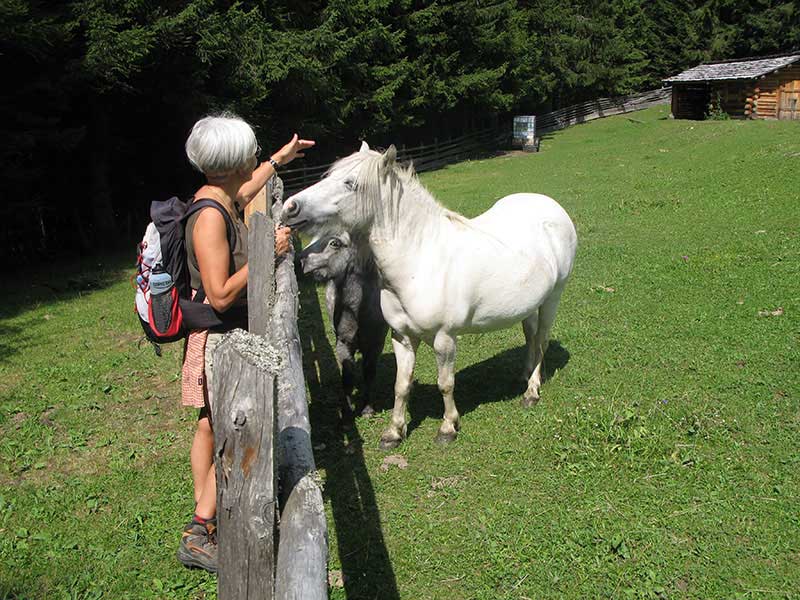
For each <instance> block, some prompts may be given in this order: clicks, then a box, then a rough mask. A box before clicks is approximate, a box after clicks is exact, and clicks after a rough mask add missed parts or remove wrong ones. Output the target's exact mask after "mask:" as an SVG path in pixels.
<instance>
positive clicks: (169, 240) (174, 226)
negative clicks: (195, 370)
mask: <svg viewBox="0 0 800 600" xmlns="http://www.w3.org/2000/svg"><path fill="white" fill-rule="evenodd" d="M209 206H210V207H213V208H216V209H217V210H218V211H219V212H220V213H221V214H222V216H223V218H224V219H225V228H226V230H227V234H228V247H229V248H230V252H231V256H230V269H231V274H233V272H234V271H235V269H236V267H235V266H234V261H233V246H234V240H235V238H234V235H235V229H234V226H233V222H232V221H231V217H230V215H229V214H228V211H227V210H225V207H223V206H222V205H221V204H220V203H219V202H217V201H216V200H212V199H209V198H203V199H200V200H197V201H192V200H191V199H190V200H189V201H187V202H183V201H182V200H179V199H178V198H176V197H174V196H173V197H172V198H170V199H169V200H164V201H154V202H152V203H151V204H150V218H151V219H152V222H151V223H150V224H149V225H148V226H147V229H146V230H145V232H144V237H143V238H142V241H141V242H140V243H139V245H138V246H137V258H136V282H135V285H136V303H135V312H136V313H137V315H138V317H139V322H140V324H141V326H142V329H143V330H144V333H145V336H146V337H147V339H148V340H150V341H151V342H152V343H153V345H154V346H155V349H156V354H160V348H159V347H158V344H161V343H167V342H174V341H177V340H180V339H182V338H184V337H186V335H188V333H189V331H191V330H192V329H213V328H218V327H220V326H222V325H223V320H222V317H221V315H220V314H219V313H217V312H216V311H215V310H214V309H213V308H212V307H211V306H210V305H209V304H204V303H203V301H204V300H205V298H206V294H205V291H204V290H203V287H202V285H201V286H200V289H198V290H197V292H196V293H195V295H194V298H193V297H192V287H191V282H190V276H189V268H188V264H187V258H186V238H185V234H186V221H187V220H188V219H189V217H191V216H192V215H193V214H195V213H197V212H198V211H200V210H202V209H204V208H206V207H209Z"/></svg>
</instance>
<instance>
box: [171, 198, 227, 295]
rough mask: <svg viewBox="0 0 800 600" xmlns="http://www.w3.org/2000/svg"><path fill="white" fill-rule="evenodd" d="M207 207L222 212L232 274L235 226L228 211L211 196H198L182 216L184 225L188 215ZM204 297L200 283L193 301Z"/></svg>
mask: <svg viewBox="0 0 800 600" xmlns="http://www.w3.org/2000/svg"><path fill="white" fill-rule="evenodd" d="M208 207H212V208H216V209H217V210H218V211H219V212H220V213H221V214H222V218H223V219H225V230H226V233H227V235H228V250H229V251H230V253H231V256H230V267H229V271H230V273H229V275H233V274H234V273H235V272H236V264H235V263H234V260H233V246H234V244H235V240H236V227H234V225H233V221H232V220H231V215H230V214H229V213H228V211H227V210H226V209H225V207H224V206H222V204H220V203H219V202H217V201H216V200H214V199H213V198H200V199H199V200H195V201H194V202H192V203H191V204H190V205H189V208H188V209H187V211H186V214H185V215H184V216H183V221H184V225H185V222H186V221H188V220H189V217H191V216H192V215H193V214H195V213H198V212H200V211H201V210H203V209H204V208H208ZM205 299H206V291H205V290H204V289H203V284H200V287H199V288H198V289H197V293H196V294H195V295H194V302H203V301H204V300H205Z"/></svg>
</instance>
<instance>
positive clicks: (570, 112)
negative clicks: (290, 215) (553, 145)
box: [281, 88, 672, 194]
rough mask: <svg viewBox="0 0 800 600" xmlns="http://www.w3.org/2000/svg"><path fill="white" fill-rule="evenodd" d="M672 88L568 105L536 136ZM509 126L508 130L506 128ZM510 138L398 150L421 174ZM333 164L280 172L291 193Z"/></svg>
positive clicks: (493, 135)
mask: <svg viewBox="0 0 800 600" xmlns="http://www.w3.org/2000/svg"><path fill="white" fill-rule="evenodd" d="M671 93H672V92H671V90H670V89H669V88H664V89H657V90H650V91H647V92H642V93H640V94H632V95H630V96H619V97H615V98H598V99H596V100H590V101H588V102H582V103H580V104H574V105H572V106H567V107H565V108H561V109H559V110H555V111H553V112H549V113H546V114H543V115H537V116H536V135H537V137H538V136H539V135H541V134H544V133H549V132H551V131H557V130H559V129H564V128H566V127H569V126H570V125H576V124H578V123H584V122H586V121H592V120H594V119H599V118H602V117H610V116H612V115H619V114H623V113H628V112H634V111H637V110H643V109H645V108H650V107H651V106H657V105H659V104H667V103H669V101H670V98H671ZM506 129H508V130H507V131H506ZM510 139H511V128H510V127H508V128H504V129H502V130H501V129H497V128H489V129H483V130H480V131H476V132H472V133H467V134H464V135H461V136H458V137H454V138H449V139H447V140H442V141H439V140H434V141H433V143H431V144H422V145H419V146H413V147H411V148H406V147H405V146H401V147H399V148H398V149H397V158H398V160H400V161H411V162H413V164H414V169H415V170H416V171H417V172H418V173H422V172H424V171H431V170H433V169H438V168H441V167H443V166H445V165H448V164H451V163H454V162H457V161H459V160H463V159H465V158H468V157H469V156H474V155H475V154H477V153H480V152H482V151H491V150H494V149H497V148H501V147H504V146H505V145H506V144H507V143H508V141H509V140H510ZM331 164H333V163H329V164H325V165H317V166H314V167H298V168H294V169H286V170H285V171H281V178H282V179H283V182H284V185H285V187H286V191H287V193H288V194H292V193H294V192H297V191H299V190H301V189H303V188H305V187H308V186H309V185H313V184H314V183H316V182H317V181H319V180H320V179H322V177H323V176H324V175H325V172H326V171H327V170H328V169H329V168H330V166H331Z"/></svg>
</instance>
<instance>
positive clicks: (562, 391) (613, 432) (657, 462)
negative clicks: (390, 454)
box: [0, 107, 800, 600]
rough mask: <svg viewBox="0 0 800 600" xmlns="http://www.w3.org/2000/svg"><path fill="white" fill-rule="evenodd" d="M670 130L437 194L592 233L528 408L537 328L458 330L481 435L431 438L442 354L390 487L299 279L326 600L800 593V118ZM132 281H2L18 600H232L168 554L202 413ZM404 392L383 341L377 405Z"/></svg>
mask: <svg viewBox="0 0 800 600" xmlns="http://www.w3.org/2000/svg"><path fill="white" fill-rule="evenodd" d="M666 114H667V109H666V107H663V108H657V109H651V110H648V111H644V112H640V113H636V120H635V121H632V120H629V119H628V118H626V117H625V116H619V117H613V118H609V119H604V120H599V121H594V122H591V123H589V124H586V125H582V126H579V127H574V128H572V129H569V130H566V131H563V132H559V133H557V134H554V135H553V136H550V137H548V138H547V139H545V140H544V141H543V143H542V152H540V153H538V154H530V155H521V154H515V155H509V156H504V157H498V158H493V159H487V160H479V161H470V162H465V163H461V164H458V165H454V166H452V167H449V168H446V169H444V170H441V171H438V172H434V173H429V174H425V175H424V176H423V181H424V183H425V184H426V185H427V186H428V187H429V188H430V189H431V191H433V192H434V194H435V195H436V196H437V197H438V198H439V199H440V200H441V201H442V202H443V203H445V204H446V205H447V206H449V207H451V208H453V209H455V210H458V211H460V212H462V213H464V214H466V215H469V216H473V215H476V214H478V213H480V212H482V211H483V210H485V209H486V208H487V207H488V206H490V205H491V203H492V202H493V201H494V200H496V199H497V198H500V197H502V196H503V195H505V194H508V193H511V192H516V191H535V192H542V193H546V194H548V195H550V196H552V197H554V198H556V199H557V200H558V201H559V202H561V203H562V204H563V205H564V207H565V208H566V209H567V210H568V212H569V213H570V214H571V215H572V216H573V218H574V220H575V222H576V224H577V227H578V234H579V240H580V241H579V244H580V245H579V250H578V256H577V259H576V267H575V272H574V275H573V279H572V281H571V282H570V284H569V286H568V287H567V291H566V292H565V295H564V299H563V301H562V304H561V308H560V311H559V315H558V319H557V321H556V325H555V330H554V334H553V335H554V338H555V339H556V340H557V341H558V344H556V345H554V347H553V350H552V351H551V353H550V354H549V356H548V358H549V365H550V366H549V372H550V378H549V380H548V381H547V383H546V384H545V385H544V387H543V390H542V400H541V402H540V403H539V404H538V405H537V406H536V407H535V408H534V409H531V410H523V409H522V408H521V407H520V404H519V399H520V395H521V393H522V391H523V390H522V387H521V386H520V385H519V384H517V383H516V382H515V381H514V378H515V376H516V375H518V373H519V371H520V369H521V361H522V352H521V349H520V347H521V345H522V343H523V337H522V331H521V328H514V329H512V330H507V331H503V332H496V333H491V334H485V335H481V336H465V337H464V338H463V339H462V340H461V341H460V345H459V348H458V357H457V368H458V375H457V377H456V392H455V394H456V402H457V405H458V407H459V409H460V410H461V412H462V414H463V429H462V432H461V434H460V435H459V438H458V440H457V441H456V442H455V443H454V444H453V445H451V446H449V447H446V448H441V447H439V446H437V445H436V444H435V443H434V441H433V438H434V436H435V434H436V430H437V428H438V426H439V422H440V417H441V412H442V405H441V399H440V397H439V394H438V391H437V389H436V385H435V383H436V368H435V360H434V357H433V354H432V352H431V351H430V349H427V348H425V349H423V350H421V351H420V353H419V358H418V364H417V369H416V378H417V385H416V387H415V389H414V391H413V392H412V399H411V405H410V417H411V420H410V426H409V429H410V434H409V437H408V439H407V441H406V442H405V443H404V444H403V445H402V446H401V447H400V448H399V449H398V450H397V451H396V454H401V455H402V456H403V457H405V459H406V460H407V461H408V467H407V468H405V469H400V468H398V467H397V466H390V467H389V468H388V470H386V471H384V470H382V469H381V468H380V467H381V464H382V461H383V459H384V457H385V456H386V455H385V454H384V453H382V452H380V451H379V450H378V449H377V444H378V439H379V437H380V433H381V430H382V429H383V427H384V426H385V424H386V421H387V419H388V412H382V413H380V414H379V415H378V416H377V417H376V418H375V419H373V420H364V419H359V420H357V422H356V423H355V425H354V426H352V427H349V426H347V425H346V424H344V425H343V424H342V423H340V421H339V417H338V392H337V388H336V369H335V363H334V361H333V355H332V352H331V349H330V340H331V338H330V333H329V331H328V328H327V325H326V320H325V317H324V315H323V313H324V310H323V311H321V310H320V308H319V305H318V304H317V302H316V300H317V298H318V297H321V291H319V290H315V289H314V288H313V287H312V286H311V285H310V284H305V285H304V286H303V290H302V295H301V301H302V303H303V310H302V311H301V329H302V332H303V345H304V352H305V361H306V364H307V366H308V367H309V368H308V369H307V374H309V373H311V372H312V371H313V372H314V373H316V372H317V369H316V368H315V369H311V367H312V366H314V367H318V373H319V374H318V375H311V376H310V379H311V380H310V382H309V388H310V391H311V398H312V402H311V418H312V426H313V429H314V444H315V446H316V448H317V462H318V466H319V468H320V470H321V473H322V475H323V479H324V481H325V483H326V490H325V498H326V508H327V510H328V514H329V524H330V542H331V543H330V547H331V564H330V568H331V569H332V570H333V571H342V573H343V576H344V584H343V585H344V587H334V588H333V589H332V590H331V595H332V597H333V598H369V599H372V598H379V599H389V600H391V599H393V598H409V599H418V598H420V599H422V598H424V599H428V598H431V599H434V598H442V599H448V600H449V599H452V598H474V599H490V598H491V599H496V598H509V599H511V598H531V599H534V598H535V599H540V598H616V597H620V598H626V597H632V598H657V597H670V598H704V599H705V598H725V599H728V598H736V597H742V598H764V597H770V598H773V597H787V598H789V597H793V595H794V594H796V590H797V589H800V575H799V574H800V511H799V510H798V506H800V498H799V496H800V486H798V475H797V473H798V467H800V457H799V456H798V452H797V445H798V440H800V404H798V400H800V371H799V370H798V365H800V349H799V348H798V342H800V325H798V323H800V321H798V316H797V315H798V313H799V311H800V238H799V236H800V209H798V206H800V175H799V174H800V126H798V124H796V123H784V122H771V123H768V122H741V121H726V122H722V121H716V122H702V123H698V122H690V121H673V120H670V119H667V118H666ZM640 121H641V122H640ZM65 272H67V273H72V274H73V275H68V276H67V275H64V273H65ZM128 276H129V270H127V264H126V262H121V261H120V260H116V259H114V260H106V261H104V264H103V265H102V266H98V265H97V261H94V262H86V263H83V264H82V265H81V267H80V268H79V269H76V268H75V267H71V268H70V269H68V270H65V269H55V268H54V269H53V270H52V271H51V272H45V271H43V272H41V273H36V274H35V275H34V276H33V280H32V281H30V282H25V284H23V285H20V282H19V281H15V282H6V283H4V284H3V296H4V298H7V299H8V300H7V301H6V302H5V303H4V307H3V309H2V312H1V313H0V314H2V320H0V334H2V338H1V339H0V361H2V362H0V494H2V498H0V530H2V531H0V598H2V597H3V595H4V594H5V596H6V597H14V598H34V597H36V598H44V597H48V598H49V597H54V598H62V597H63V598H99V597H103V598H123V597H129V598H203V597H206V598H208V597H215V593H214V587H215V580H214V579H213V578H212V577H210V576H207V575H205V574H204V573H199V572H194V571H186V570H184V569H183V568H182V567H181V566H180V565H179V564H178V563H177V562H176V560H175V558H174V551H175V548H176V544H177V541H178V532H179V529H180V526H181V525H182V524H183V522H184V519H185V518H186V517H187V516H188V514H189V513H190V511H191V508H192V506H191V484H190V477H189V469H188V447H189V443H190V438H191V433H192V427H193V424H194V418H195V415H194V414H193V413H192V412H191V411H187V410H185V409H181V408H180V407H179V400H178V394H179V386H178V380H177V375H178V370H179V360H180V348H178V347H173V348H169V349H168V352H167V353H166V356H165V357H164V358H161V359H157V358H156V357H155V356H154V355H153V353H152V351H151V350H150V349H149V347H148V346H147V345H144V346H141V347H139V346H138V345H137V335H138V324H137V323H136V322H135V320H134V318H133V313H132V302H133V299H132V292H131V290H130V288H129V285H128V283H127V277H128ZM52 288H56V290H55V291H54V290H53V289H52ZM778 309H781V310H778ZM556 367H557V368H558V369H557V370H555V369H556ZM393 377H394V365H393V357H392V356H391V355H390V354H388V345H387V354H385V355H384V357H383V360H382V362H381V365H380V371H379V385H378V389H377V394H378V402H379V404H381V405H382V406H383V407H384V408H387V407H388V406H389V402H390V397H391V389H392V385H393Z"/></svg>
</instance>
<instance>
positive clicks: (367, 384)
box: [361, 348, 380, 417]
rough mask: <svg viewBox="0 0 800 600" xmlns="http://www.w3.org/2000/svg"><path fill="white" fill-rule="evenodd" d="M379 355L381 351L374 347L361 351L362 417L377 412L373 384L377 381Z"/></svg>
mask: <svg viewBox="0 0 800 600" xmlns="http://www.w3.org/2000/svg"><path fill="white" fill-rule="evenodd" d="M379 355H380V352H379V351H378V352H376V351H375V349H373V348H370V349H369V350H367V351H366V352H362V353H361V372H362V375H363V377H362V384H361V394H362V396H363V397H364V402H363V404H362V407H361V416H362V417H371V416H372V415H374V414H375V409H374V408H373V406H372V384H373V383H374V382H375V373H376V372H377V370H378V356H379Z"/></svg>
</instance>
